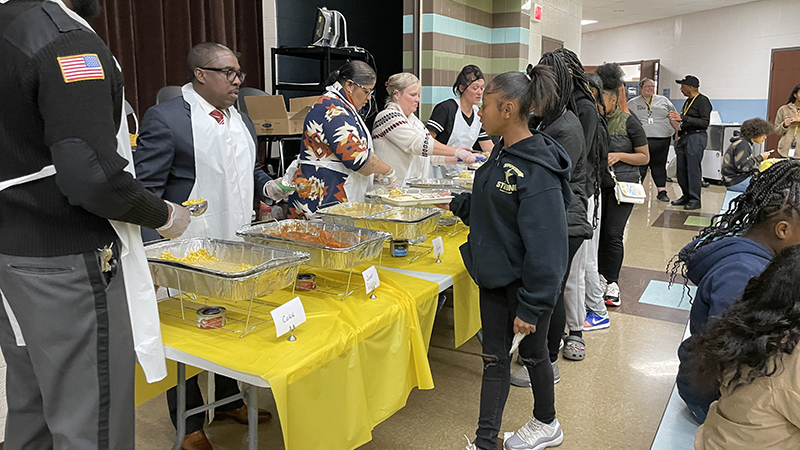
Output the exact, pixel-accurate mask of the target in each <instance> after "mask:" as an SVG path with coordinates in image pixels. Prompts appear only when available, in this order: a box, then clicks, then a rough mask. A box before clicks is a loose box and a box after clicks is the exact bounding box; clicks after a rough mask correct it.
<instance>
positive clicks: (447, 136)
mask: <svg viewBox="0 0 800 450" xmlns="http://www.w3.org/2000/svg"><path fill="white" fill-rule="evenodd" d="M485 85H486V81H485V80H484V79H483V72H481V69H480V68H479V67H478V66H475V65H472V64H470V65H468V66H464V68H463V69H461V72H460V73H459V74H458V77H457V78H456V82H455V84H453V93H454V94H455V98H451V99H448V100H445V101H443V102H441V103H439V104H437V105H436V106H434V107H433V112H432V113H431V117H430V118H429V119H428V123H427V127H428V131H430V133H431V136H433V137H434V138H435V139H436V140H437V141H439V142H441V143H442V144H446V145H448V146H450V147H455V148H466V149H472V148H473V146H474V145H475V142H479V143H480V148H481V150H482V151H483V153H485V154H488V153H490V152H491V151H492V147H494V144H493V143H492V140H491V138H490V137H489V136H488V135H487V134H486V132H485V131H483V128H481V119H480V117H478V114H477V112H478V107H479V106H480V104H481V99H482V98H483V89H484V87H485ZM463 167H464V166H463V165H456V166H443V167H442V168H441V169H442V170H441V173H440V175H442V176H445V175H449V176H458V174H459V173H460V172H461V170H462V169H463Z"/></svg>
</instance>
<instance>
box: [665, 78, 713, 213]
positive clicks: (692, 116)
mask: <svg viewBox="0 0 800 450" xmlns="http://www.w3.org/2000/svg"><path fill="white" fill-rule="evenodd" d="M675 82H676V83H678V84H680V85H681V94H683V95H685V96H686V103H684V104H683V112H682V113H678V112H677V111H671V112H670V113H669V118H670V119H671V120H676V121H679V122H680V123H681V129H680V130H679V131H678V142H677V144H676V145H675V156H676V157H677V160H678V167H677V172H678V184H679V185H680V186H681V192H682V193H681V197H680V198H679V199H677V200H675V201H673V202H672V204H673V205H676V206H680V205H683V209H686V210H692V209H700V187H701V184H702V183H703V168H702V165H701V164H702V161H703V152H704V151H705V149H706V143H707V142H708V135H707V134H706V129H707V128H708V122H709V121H710V120H711V101H710V100H709V99H708V97H706V96H705V95H703V94H701V93H700V90H699V88H700V80H698V79H697V77H695V76H693V75H686V76H685V77H683V79H682V80H675Z"/></svg>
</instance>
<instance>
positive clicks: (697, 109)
mask: <svg viewBox="0 0 800 450" xmlns="http://www.w3.org/2000/svg"><path fill="white" fill-rule="evenodd" d="M697 95H701V97H700V98H698V99H697V101H696V102H695V103H694V104H693V105H692V107H691V108H689V110H688V111H686V115H684V114H681V119H683V121H684V122H685V123H687V124H688V125H690V126H691V127H692V129H694V130H702V129H705V128H708V123H709V122H711V110H712V106H711V101H710V100H709V99H708V97H706V96H705V95H702V94H697Z"/></svg>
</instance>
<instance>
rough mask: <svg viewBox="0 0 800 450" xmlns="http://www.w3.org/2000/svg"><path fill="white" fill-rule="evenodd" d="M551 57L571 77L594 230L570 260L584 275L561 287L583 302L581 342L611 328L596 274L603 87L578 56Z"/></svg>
mask: <svg viewBox="0 0 800 450" xmlns="http://www.w3.org/2000/svg"><path fill="white" fill-rule="evenodd" d="M553 53H555V54H557V55H559V56H560V57H561V58H562V59H563V60H564V62H565V63H566V65H567V68H568V69H569V73H570V75H571V76H572V98H573V100H574V101H575V110H574V112H575V114H577V115H578V120H580V122H581V126H582V127H583V136H584V139H585V141H586V151H587V153H586V163H587V166H586V200H587V205H586V211H587V213H588V220H589V223H590V224H592V228H594V229H595V230H594V233H593V235H592V237H591V238H590V239H587V240H586V242H584V244H583V245H581V247H580V248H579V249H578V253H576V254H575V258H574V260H573V264H574V265H575V264H578V265H580V262H581V261H585V263H584V269H583V271H581V270H580V268H578V267H575V268H571V269H570V273H569V275H568V276H567V282H566V284H565V285H564V301H565V302H566V304H568V305H569V304H577V303H580V302H581V301H582V302H583V305H584V307H585V311H586V315H585V318H584V320H583V326H582V330H581V331H579V330H574V329H573V327H570V334H571V335H575V336H578V337H580V338H583V336H582V334H583V333H582V332H583V331H591V330H600V329H603V328H608V327H609V326H611V321H610V318H609V316H608V310H607V309H606V305H605V302H604V301H605V299H604V295H605V289H606V284H605V283H603V284H601V283H600V275H599V272H598V270H597V248H598V246H599V243H600V233H599V231H598V230H597V229H596V228H597V226H598V224H599V222H600V215H601V211H600V178H601V176H602V174H603V172H605V171H606V168H607V167H608V127H607V125H606V122H605V118H604V116H605V113H604V112H601V111H605V109H604V105H603V98H602V91H603V86H602V84H603V83H602V81H601V80H600V78H599V77H598V76H597V75H595V74H593V73H586V72H585V71H584V70H583V64H581V61H580V59H578V55H576V54H575V53H574V52H573V51H572V50H569V49H566V48H560V49H557V50H555V51H554V52H553ZM575 302H577V303H575ZM581 310H582V309H581ZM584 351H585V350H584Z"/></svg>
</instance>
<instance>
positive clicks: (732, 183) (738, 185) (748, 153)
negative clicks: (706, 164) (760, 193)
mask: <svg viewBox="0 0 800 450" xmlns="http://www.w3.org/2000/svg"><path fill="white" fill-rule="evenodd" d="M771 131H772V125H771V124H770V123H769V122H767V121H766V120H764V119H761V118H758V117H756V118H755V119H748V120H745V121H744V123H743V124H742V128H741V132H740V133H738V134H734V136H733V137H732V138H731V145H730V147H728V149H727V150H725V155H724V156H723V157H722V182H723V183H724V184H725V186H728V190H729V191H734V192H744V190H745V189H747V186H748V185H749V184H750V175H752V174H753V173H754V172H757V171H758V168H759V165H760V164H761V161H764V160H765V159H767V158H769V154H770V152H764V153H759V154H754V153H753V144H761V143H763V142H764V141H765V140H766V139H767V135H768V134H769V133H770V132H771Z"/></svg>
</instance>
